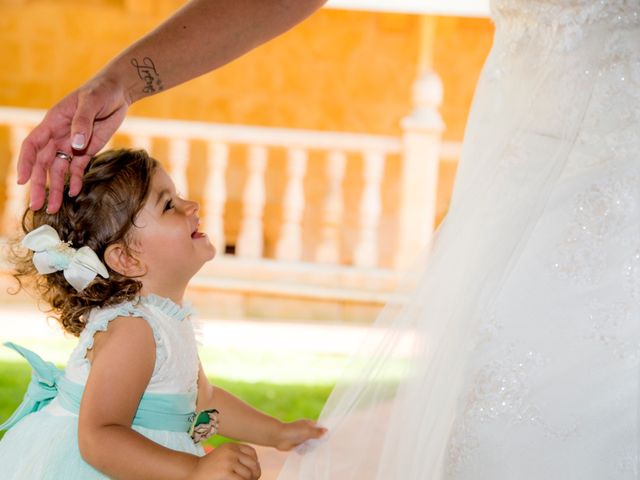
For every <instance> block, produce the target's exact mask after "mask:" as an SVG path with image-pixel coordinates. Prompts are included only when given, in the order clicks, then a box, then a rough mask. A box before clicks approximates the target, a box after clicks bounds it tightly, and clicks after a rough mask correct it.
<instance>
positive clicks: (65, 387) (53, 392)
mask: <svg viewBox="0 0 640 480" xmlns="http://www.w3.org/2000/svg"><path fill="white" fill-rule="evenodd" d="M4 345H5V346H7V347H9V348H11V349H12V350H15V351H16V352H18V353H19V354H20V355H22V356H23V357H24V358H25V359H26V360H27V362H29V364H30V365H31V368H32V374H31V382H29V386H28V387H27V392H26V393H25V395H24V399H23V400H22V403H21V404H20V406H18V408H17V409H16V411H15V412H13V415H11V417H9V419H8V420H7V421H5V422H4V423H3V424H2V425H0V430H8V429H10V428H11V427H13V426H14V425H15V424H16V423H18V422H19V421H20V420H21V419H22V418H23V417H26V416H27V415H29V414H30V413H35V412H37V411H39V410H41V409H42V408H44V407H45V406H46V405H48V404H49V403H50V402H51V401H52V400H53V399H54V398H56V397H57V398H58V401H59V402H60V405H62V407H63V408H65V409H66V410H68V411H69V412H71V413H74V414H76V415H78V413H79V412H80V400H82V394H83V392H84V385H81V384H79V383H75V382H72V381H70V380H69V379H68V378H66V377H65V376H64V371H63V370H60V369H59V368H57V367H56V366H55V365H54V364H53V363H51V362H45V361H44V360H43V359H42V358H40V357H39V356H38V355H37V354H35V353H34V352H32V351H31V350H28V349H26V348H23V347H20V346H19V345H16V344H14V343H11V342H7V343H5V344H4ZM195 401H196V392H193V393H188V394H179V393H176V394H170V393H145V394H144V395H143V396H142V398H141V399H140V403H139V404H138V410H137V411H136V415H135V417H134V419H133V422H132V425H134V426H139V427H145V428H150V429H153V430H168V431H171V432H185V433H186V432H188V431H189V428H190V426H191V423H192V421H193V418H194V416H195V413H194V411H193V407H194V406H195Z"/></svg>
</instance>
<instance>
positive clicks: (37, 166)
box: [29, 142, 56, 210]
mask: <svg viewBox="0 0 640 480" xmlns="http://www.w3.org/2000/svg"><path fill="white" fill-rule="evenodd" d="M55 152H56V151H55V147H54V145H53V143H51V142H49V143H47V144H46V146H45V147H44V148H42V149H40V151H38V153H37V155H36V159H35V163H34V165H33V169H32V170H31V195H30V196H31V201H30V202H29V208H31V209H32V210H40V209H41V208H42V206H43V205H44V201H45V187H46V184H47V171H48V170H49V165H50V164H51V162H52V161H53V159H54V157H55Z"/></svg>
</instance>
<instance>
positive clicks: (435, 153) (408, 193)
mask: <svg viewBox="0 0 640 480" xmlns="http://www.w3.org/2000/svg"><path fill="white" fill-rule="evenodd" d="M421 22H422V23H421V32H422V35H421V45H420V47H421V53H420V62H419V65H418V77H417V79H416V81H415V83H414V84H413V104H414V108H413V111H412V112H411V114H410V115H409V116H407V117H405V118H404V119H403V121H402V128H403V130H404V135H403V144H404V148H403V150H404V152H403V158H402V170H401V173H400V199H399V206H398V208H399V213H398V240H397V249H396V251H397V253H396V255H395V259H394V264H395V266H396V267H397V268H399V269H404V268H406V267H407V266H408V265H409V263H410V262H411V261H412V260H413V259H414V258H415V257H416V255H417V254H418V253H419V252H420V251H421V250H422V249H423V248H424V247H425V246H426V245H427V244H428V243H429V242H430V241H431V237H432V235H433V226H434V222H435V216H436V201H437V194H438V166H439V160H440V146H441V143H442V140H441V137H442V131H443V130H444V122H443V121H442V117H441V116H440V113H439V111H438V109H439V108H440V105H441V104H442V96H443V93H442V81H441V80H440V77H439V76H438V74H437V73H436V72H435V71H434V70H433V69H432V67H431V65H432V64H433V59H432V57H433V49H434V42H435V28H436V24H435V20H434V18H433V17H430V16H426V15H425V16H423V17H422V19H421Z"/></svg>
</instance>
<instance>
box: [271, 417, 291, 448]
mask: <svg viewBox="0 0 640 480" xmlns="http://www.w3.org/2000/svg"><path fill="white" fill-rule="evenodd" d="M286 432H287V424H286V423H285V422H282V421H280V420H278V419H276V418H274V419H273V426H272V427H271V429H270V436H269V439H268V443H267V446H269V447H274V448H278V446H279V445H281V444H282V443H283V441H284V439H285V438H286Z"/></svg>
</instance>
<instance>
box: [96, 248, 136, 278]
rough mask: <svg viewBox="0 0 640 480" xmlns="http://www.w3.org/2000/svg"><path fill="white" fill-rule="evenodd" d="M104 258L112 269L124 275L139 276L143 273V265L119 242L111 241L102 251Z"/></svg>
mask: <svg viewBox="0 0 640 480" xmlns="http://www.w3.org/2000/svg"><path fill="white" fill-rule="evenodd" d="M104 260H105V262H106V263H107V265H108V266H109V268H111V269H112V270H115V271H116V272H118V273H119V274H120V275H124V276H125V277H139V276H141V275H144V267H143V265H142V263H141V262H140V260H138V259H137V258H136V257H134V256H133V255H131V253H130V252H129V251H128V250H127V249H126V248H125V247H124V245H122V244H120V243H113V244H111V245H109V246H108V247H107V249H106V250H105V252H104Z"/></svg>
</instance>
